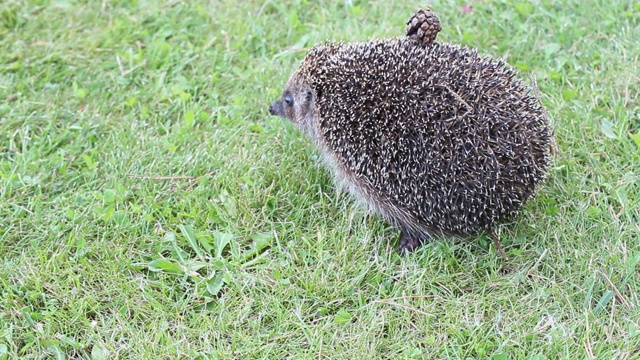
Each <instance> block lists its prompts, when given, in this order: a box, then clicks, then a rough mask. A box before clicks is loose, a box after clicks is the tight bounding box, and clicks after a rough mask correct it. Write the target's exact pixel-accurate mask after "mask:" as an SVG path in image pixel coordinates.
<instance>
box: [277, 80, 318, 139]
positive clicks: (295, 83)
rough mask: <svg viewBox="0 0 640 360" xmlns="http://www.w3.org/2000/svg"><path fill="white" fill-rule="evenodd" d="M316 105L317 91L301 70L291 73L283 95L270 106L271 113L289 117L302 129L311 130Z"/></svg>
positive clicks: (285, 117)
mask: <svg viewBox="0 0 640 360" xmlns="http://www.w3.org/2000/svg"><path fill="white" fill-rule="evenodd" d="M314 105H315V92H314V91H313V89H312V88H311V85H310V84H309V83H308V82H307V81H306V80H305V79H304V76H302V74H301V73H300V71H296V72H295V73H293V75H291V78H290V79H289V81H288V82H287V86H286V87H285V89H284V92H283V93H282V97H280V99H278V100H277V101H276V102H274V103H273V104H272V105H271V106H269V113H271V115H277V116H280V117H281V118H284V119H287V120H289V121H291V122H292V123H294V124H296V126H298V127H299V128H300V130H302V131H304V132H307V133H308V131H309V130H310V126H311V120H312V118H313V110H314Z"/></svg>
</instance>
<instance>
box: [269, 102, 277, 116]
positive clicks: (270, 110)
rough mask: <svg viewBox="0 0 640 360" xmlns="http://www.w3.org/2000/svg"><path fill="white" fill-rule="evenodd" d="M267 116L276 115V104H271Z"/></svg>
mask: <svg viewBox="0 0 640 360" xmlns="http://www.w3.org/2000/svg"><path fill="white" fill-rule="evenodd" d="M269 114H271V115H278V102H277V101H276V102H274V103H273V104H271V106H269Z"/></svg>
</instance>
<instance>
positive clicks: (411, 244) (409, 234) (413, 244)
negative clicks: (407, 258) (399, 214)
mask: <svg viewBox="0 0 640 360" xmlns="http://www.w3.org/2000/svg"><path fill="white" fill-rule="evenodd" d="M400 231H401V232H400V242H399V244H398V252H400V255H404V254H409V253H412V252H413V251H415V250H416V249H417V248H418V247H420V245H422V244H423V243H424V242H425V241H426V240H428V238H429V237H428V236H427V235H425V234H422V233H420V232H418V231H415V230H411V229H408V228H406V227H401V228H400Z"/></svg>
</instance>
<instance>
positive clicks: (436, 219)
mask: <svg viewBox="0 0 640 360" xmlns="http://www.w3.org/2000/svg"><path fill="white" fill-rule="evenodd" d="M407 25H408V27H407V30H406V36H405V37H395V38H387V39H382V40H371V41H368V42H362V43H330V42H329V43H325V44H322V45H316V46H314V47H313V48H312V49H311V50H310V51H309V52H308V53H307V55H306V57H305V58H304V60H303V61H302V63H301V65H300V67H299V68H298V69H297V70H296V71H295V72H294V73H293V74H292V75H291V77H290V78H289V80H288V82H287V84H286V87H285V90H284V92H283V94H282V96H281V98H280V99H278V100H277V101H276V102H275V103H273V104H272V105H271V106H270V107H269V112H270V114H272V115H277V116H279V117H282V118H284V119H287V120H289V121H290V122H292V123H293V124H295V126H296V127H297V128H298V129H300V130H301V131H302V132H303V133H305V134H306V135H307V136H308V138H309V139H310V140H311V142H312V143H313V144H314V145H315V146H316V147H317V149H318V150H319V153H320V154H321V158H322V161H323V162H324V164H325V165H326V166H327V167H328V168H329V169H330V170H331V171H332V172H333V174H334V175H335V179H336V184H337V185H338V187H339V188H342V189H345V190H346V191H347V192H349V193H350V194H352V195H353V196H354V197H355V198H356V199H358V200H359V201H360V202H361V203H363V204H364V205H365V206H366V207H367V208H368V209H370V210H371V211H372V212H373V213H376V214H378V215H380V216H381V217H383V218H384V219H386V220H388V222H390V223H391V224H392V225H393V226H394V227H396V228H397V229H399V230H400V238H399V251H400V253H409V252H412V251H413V250H415V249H416V248H418V247H419V246H420V245H421V244H422V243H424V242H425V241H426V240H428V239H430V238H431V237H432V236H433V235H434V234H443V235H451V236H474V235H478V234H480V233H482V232H488V233H489V234H490V235H491V236H492V238H493V239H494V244H495V245H496V246H497V248H498V251H499V252H500V254H501V255H502V256H505V255H504V252H503V251H502V248H501V247H500V243H499V242H498V239H497V238H496V237H495V233H494V230H495V227H496V226H497V225H498V224H500V223H503V222H504V221H505V220H507V219H510V218H512V217H514V216H515V215H516V214H517V213H518V211H519V210H520V209H521V207H522V206H523V204H524V203H525V202H526V201H527V200H528V199H529V198H531V197H532V196H533V195H534V193H535V191H536V190H537V188H538V187H539V185H540V183H541V182H542V181H543V180H544V178H545V176H546V173H547V170H548V167H549V166H550V151H549V149H550V145H551V141H552V133H551V130H550V126H549V123H548V120H547V116H546V111H545V109H544V107H543V105H542V104H541V102H540V101H539V97H538V96H536V94H537V92H535V91H533V90H534V88H533V87H531V86H528V85H526V84H525V83H524V82H523V81H522V80H519V79H518V78H517V74H516V73H515V71H514V70H513V69H512V68H510V67H509V66H508V65H507V64H506V63H505V62H504V61H503V60H494V59H492V58H490V57H486V56H481V55H479V54H478V52H477V51H476V50H474V49H470V48H467V47H461V46H458V45H454V44H448V43H444V42H439V41H435V38H436V35H437V33H438V32H439V31H440V29H441V26H440V22H439V20H438V18H437V16H435V14H434V13H433V12H432V11H430V10H426V11H425V10H419V11H418V12H417V13H416V14H414V15H413V16H412V17H411V18H410V19H409V21H408V22H407ZM536 91H537V90H536ZM505 258H506V256H505Z"/></svg>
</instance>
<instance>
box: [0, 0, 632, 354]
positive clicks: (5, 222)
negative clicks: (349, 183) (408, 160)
mask: <svg viewBox="0 0 640 360" xmlns="http://www.w3.org/2000/svg"><path fill="white" fill-rule="evenodd" d="M470 4H471V5H473V7H472V11H470V12H468V13H466V12H465V11H462V10H463V9H467V8H466V7H463V6H464V5H467V3H465V2H460V1H434V2H433V3H432V4H431V7H432V8H433V9H434V10H435V11H436V12H437V13H438V14H439V16H440V19H441V21H442V24H443V28H444V29H443V31H442V33H441V34H440V35H439V38H440V40H442V41H449V42H454V43H461V44H465V45H468V46H472V47H476V48H478V49H479V50H480V52H481V53H483V54H487V55H491V56H495V57H503V58H505V59H506V60H507V61H508V62H509V63H510V64H512V65H513V66H514V67H516V68H518V69H519V70H521V71H522V72H523V73H524V74H525V75H524V76H529V75H532V76H535V78H536V79H537V82H538V85H539V87H540V91H541V96H542V100H543V102H544V103H545V105H546V106H547V108H548V111H549V116H550V118H551V120H552V121H553V123H554V126H555V128H556V137H557V142H558V150H559V151H558V153H557V154H556V156H555V160H554V167H553V169H552V170H551V174H550V176H549V179H548V181H547V182H546V183H545V185H544V187H543V188H542V189H541V191H540V194H539V195H538V196H537V197H536V198H535V199H534V200H532V201H531V202H530V203H528V205H527V206H526V207H525V209H524V211H523V213H522V215H521V216H520V217H519V218H518V219H517V220H516V221H514V222H513V223H511V224H508V225H505V226H504V227H502V228H501V237H502V241H503V246H504V247H505V251H506V253H507V255H508V256H509V258H510V259H511V260H510V261H508V262H506V261H504V260H503V259H502V258H501V257H500V256H499V255H498V253H497V252H496V250H495V248H493V246H491V245H490V243H491V241H490V240H488V239H487V238H486V237H485V236H480V237H478V238H476V239H467V240H459V239H446V238H443V239H438V240H436V241H433V242H431V243H428V244H426V245H425V246H424V247H423V248H421V249H420V251H418V252H417V253H415V254H412V255H410V256H407V257H400V256H399V255H397V254H396V252H395V245H396V240H397V232H396V231H394V230H393V229H391V228H390V227H389V226H388V225H387V224H385V223H384V222H382V221H380V220H379V219H377V218H375V217H372V216H370V215H369V214H367V213H366V212H365V211H364V210H362V209H361V208H359V207H358V206H356V205H355V204H354V203H353V202H352V201H351V199H350V198H349V197H347V196H344V195H337V194H336V192H335V189H334V187H333V185H332V183H331V177H330V175H329V174H328V173H327V172H326V171H325V170H324V169H322V168H321V167H320V166H319V165H318V163H317V161H316V160H317V159H316V157H317V155H316V154H315V153H314V151H313V149H312V148H311V147H310V145H309V143H308V142H307V141H306V140H305V139H304V137H303V136H302V134H300V133H298V132H297V131H296V130H295V129H294V128H293V127H292V126H291V125H289V124H286V123H285V122H283V121H281V120H279V119H276V118H273V117H270V116H268V113H267V107H268V105H269V104H270V103H271V102H272V101H273V100H275V99H276V98H277V97H278V96H279V94H280V91H281V90H282V87H283V84H284V82H285V81H286V79H287V77H288V76H289V74H290V73H291V72H292V71H293V70H294V69H295V67H296V64H297V63H298V61H299V60H301V58H302V57H303V56H304V53H305V50H306V49H307V48H308V47H309V46H311V45H313V44H314V43H318V42H323V41H325V40H327V39H332V40H345V41H363V40H366V39H369V38H380V37H387V36H396V35H402V33H403V31H404V21H405V20H406V19H407V18H408V17H409V16H410V15H411V13H412V11H413V10H414V9H415V8H417V7H419V6H424V5H425V4H424V2H422V1H408V2H397V3H396V4H391V2H385V1H358V0H355V1H339V2H332V1H321V2H309V1H304V0H291V1H286V2H279V1H268V0H267V1H253V0H251V1H242V2H237V1H227V0H220V1H204V0H200V1H196V0H194V1H169V0H162V1H151V0H137V1H135V0H119V1H80V0H78V1H74V0H62V1H42V0H5V1H3V2H1V3H0V359H13V358H20V359H41V358H57V359H76V358H92V359H107V358H108V359H143V358H145V359H146V358H148V359H176V358H194V359H215V358H237V359H248V358H274V359H277V358H300V359H302V358H336V359H338V358H344V359H347V358H348V359H357V358H414V359H416V358H441V359H443V358H447V359H467V358H490V359H559V358H564V359H584V358H602V359H611V358H618V359H632V358H638V356H640V311H639V307H640V297H639V295H638V294H639V292H640V280H639V275H640V273H639V271H640V244H639V243H640V241H639V239H640V236H639V233H640V210H639V209H640V178H639V177H640V170H639V169H640V135H639V134H640V110H639V109H640V99H639V95H638V90H639V89H638V84H639V83H640V77H639V75H638V74H640V64H639V60H638V59H639V57H640V43H639V42H638V41H637V39H638V38H640V4H639V3H638V2H637V1H635V2H634V1H629V0H613V1H608V2H605V1H599V0H586V1H578V0H565V1H559V0H542V1H537V2H535V5H531V4H530V3H529V2H514V1H508V0H502V1H472V2H470Z"/></svg>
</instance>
